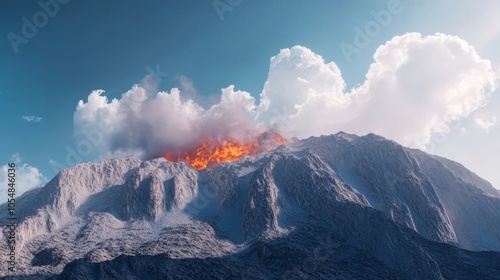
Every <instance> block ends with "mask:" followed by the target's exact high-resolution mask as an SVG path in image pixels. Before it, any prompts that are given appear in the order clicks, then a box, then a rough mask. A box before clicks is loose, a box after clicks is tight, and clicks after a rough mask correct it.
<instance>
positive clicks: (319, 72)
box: [74, 33, 498, 157]
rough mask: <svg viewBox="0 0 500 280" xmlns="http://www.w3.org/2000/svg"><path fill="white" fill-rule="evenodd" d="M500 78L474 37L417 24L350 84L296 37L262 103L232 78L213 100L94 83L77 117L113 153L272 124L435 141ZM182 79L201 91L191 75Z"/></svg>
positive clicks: (290, 131)
mask: <svg viewBox="0 0 500 280" xmlns="http://www.w3.org/2000/svg"><path fill="white" fill-rule="evenodd" d="M497 80H498V74H497V73H496V72H495V71H493V70H492V68H491V64H490V62H489V61H488V60H484V59H481V58H480V57H479V55H478V54H477V53H476V51H475V50H474V48H473V47H472V46H470V45H469V44H467V42H465V41H464V40H462V39H460V38H458V37H456V36H448V35H444V34H436V35H431V36H425V37H424V36H422V35H420V34H418V33H407V34H405V35H403V36H397V37H394V38H393V39H392V40H391V41H388V42H387V43H386V44H384V45H382V46H380V47H379V48H378V49H377V51H376V52H375V54H374V62H373V63H372V64H371V66H370V68H369V70H368V72H367V74H366V79H365V81H364V83H363V84H361V85H360V86H357V87H355V88H353V89H351V90H349V91H346V89H345V82H344V80H343V78H342V74H341V71H340V69H339V68H338V67H337V65H336V64H335V63H334V62H329V63H327V62H325V61H324V60H323V58H322V57H321V56H319V55H317V54H315V53H313V52H312V51H311V50H309V49H307V48H305V47H302V46H295V47H292V48H290V49H283V50H281V51H280V52H279V53H278V54H277V55H276V56H274V57H272V58H271V61H270V68H269V73H268V79H267V81H266V83H265V84H264V88H263V90H262V92H261V94H260V101H259V102H256V100H255V99H254V98H253V97H252V96H251V95H250V93H248V92H245V91H236V90H235V88H234V86H229V87H227V88H225V89H222V94H221V98H220V101H219V103H217V104H216V105H214V106H212V107H210V108H207V109H205V108H202V107H201V106H200V105H198V104H197V103H195V102H194V101H193V100H191V99H187V100H186V99H185V98H181V91H180V90H179V89H177V88H174V89H172V90H170V92H154V91H151V90H146V89H149V88H150V87H146V86H141V85H135V86H134V87H132V89H131V90H129V91H128V92H126V93H125V94H123V96H122V97H121V98H120V99H113V100H111V101H109V100H108V99H107V98H106V97H105V96H104V95H103V93H104V91H102V90H96V91H94V92H92V93H91V94H90V95H89V97H88V101H87V102H84V101H80V102H79V104H78V107H77V109H76V112H75V114H74V122H75V128H76V132H77V134H80V132H82V133H81V135H85V134H88V132H89V131H94V132H95V131H99V133H100V134H101V135H102V141H99V143H97V144H96V146H97V147H98V148H99V150H100V151H101V154H107V155H108V156H113V155H121V154H130V153H133V154H138V155H142V156H145V157H151V156H158V155H161V153H163V152H164V151H166V150H168V149H179V148H185V147H191V146H194V145H197V144H199V143H200V142H201V141H202V140H203V139H206V138H215V139H225V138H236V139H243V138H245V137H251V136H255V133H257V132H258V131H261V130H262V129H264V128H266V127H268V126H278V127H279V128H280V129H281V130H282V131H283V132H284V133H285V134H287V135H289V136H297V137H299V138H305V137H308V136H313V135H321V134H332V133H336V132H338V131H340V130H343V131H346V132H350V133H356V134H366V133H370V132H373V133H376V134H380V135H382V136H385V137H387V138H390V139H393V140H395V141H398V142H399V143H401V144H404V145H407V146H411V147H418V148H425V147H426V146H428V144H429V141H430V139H431V138H432V136H433V135H434V134H446V133H448V132H449V131H450V130H451V126H452V124H453V123H455V122H457V121H459V120H462V119H464V118H471V114H472V113H473V112H475V111H476V110H477V109H478V108H480V107H482V106H483V105H485V104H486V103H487V102H488V100H489V96H490V95H491V93H492V92H493V91H494V90H495V88H496V86H497ZM178 82H179V83H180V84H181V89H184V91H188V92H189V91H191V90H194V87H193V86H192V83H191V81H190V80H189V79H187V78H185V77H179V79H178ZM188 95H190V94H189V93H188ZM482 124H483V125H488V123H482ZM478 125H479V124H478Z"/></svg>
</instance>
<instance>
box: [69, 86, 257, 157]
mask: <svg viewBox="0 0 500 280" xmlns="http://www.w3.org/2000/svg"><path fill="white" fill-rule="evenodd" d="M103 93H104V91H103V90H96V91H93V92H92V93H91V94H90V95H89V97H88V101H87V102H86V103H85V102H83V101H80V102H79V103H78V106H77V108H76V112H75V114H74V123H75V128H76V132H77V134H78V135H80V136H85V135H97V134H99V135H100V137H95V138H96V139H100V140H99V141H96V146H97V148H98V150H100V152H101V153H102V154H107V155H108V156H114V155H124V154H135V155H139V156H143V157H154V156H161V155H162V154H163V153H164V152H165V151H168V150H179V149H186V148H192V147H194V146H198V145H199V144H200V143H201V142H202V141H204V140H207V139H211V140H222V139H227V138H231V139H236V140H240V141H244V140H245V139H247V138H248V137H251V136H253V135H251V134H253V133H255V132H256V127H257V124H256V123H255V121H254V120H253V114H254V111H255V99H254V98H253V97H252V96H250V94H249V93H248V92H244V91H239V90H235V89H234V86H229V87H227V88H225V89H223V90H222V94H221V98H220V102H219V103H218V104H216V105H214V106H212V107H211V108H210V109H208V110H205V109H203V108H202V107H200V106H199V105H197V104H196V103H195V102H194V101H193V100H191V99H189V100H187V101H185V102H183V101H181V97H180V94H181V93H180V91H179V90H178V89H177V88H174V89H172V90H171V91H170V92H158V93H151V92H147V91H146V90H145V89H144V87H141V86H139V85H135V86H134V87H132V89H130V90H129V91H128V92H126V93H125V94H123V96H122V97H121V98H120V99H119V100H118V99H113V100H112V101H111V102H109V101H108V99H107V98H106V97H105V96H103Z"/></svg>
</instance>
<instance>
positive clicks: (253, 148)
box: [165, 132, 287, 170]
mask: <svg viewBox="0 0 500 280" xmlns="http://www.w3.org/2000/svg"><path fill="white" fill-rule="evenodd" d="M286 142H287V141H286V139H285V138H284V137H283V136H281V135H280V134H279V133H277V132H272V134H271V135H270V133H269V132H264V133H262V134H261V135H260V136H259V137H258V138H257V140H255V141H254V142H251V143H241V142H238V141H236V140H223V141H217V142H215V141H214V142H213V141H210V140H206V141H204V142H203V143H202V144H201V146H199V147H198V148H197V149H196V150H194V151H186V152H183V153H180V155H179V156H174V154H173V153H171V152H167V153H165V158H166V159H167V160H168V161H171V162H179V161H184V162H186V163H189V164H190V165H191V166H193V167H194V168H195V169H197V170H203V169H206V168H207V167H211V166H214V165H218V164H220V163H222V162H232V161H236V160H239V159H240V158H242V157H244V156H252V155H255V154H258V153H260V152H264V151H268V150H270V149H272V148H274V147H276V146H279V145H283V144H286Z"/></svg>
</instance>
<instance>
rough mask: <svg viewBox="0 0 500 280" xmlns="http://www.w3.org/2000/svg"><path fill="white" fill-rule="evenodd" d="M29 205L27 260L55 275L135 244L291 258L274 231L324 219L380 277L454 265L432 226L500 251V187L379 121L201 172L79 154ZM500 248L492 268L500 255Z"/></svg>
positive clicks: (185, 255)
mask: <svg viewBox="0 0 500 280" xmlns="http://www.w3.org/2000/svg"><path fill="white" fill-rule="evenodd" d="M2 207H5V205H0V211H1V212H0V218H1V220H2V221H3V220H5V219H4V218H5V217H3V216H2V215H5V213H6V212H7V211H3V210H4V209H2ZM18 208H19V209H20V212H19V213H18V216H19V219H20V220H21V222H20V224H19V228H18V236H19V246H20V247H21V248H22V249H21V251H20V252H19V255H20V256H21V259H20V262H19V266H20V268H21V270H20V272H21V274H26V275H45V276H46V277H48V278H49V277H56V276H57V275H58V274H59V273H61V272H62V273H63V274H61V275H66V276H67V277H70V276H71V275H73V276H71V277H75V276H74V275H79V274H78V273H80V272H78V271H81V269H83V270H85V271H86V270H88V269H90V270H94V269H97V268H95V265H94V264H95V263H102V262H105V263H106V264H107V265H106V266H105V267H107V266H108V265H111V267H107V268H106V269H109V270H110V271H112V270H113V269H114V268H113V266H114V265H113V262H114V261H113V259H115V258H117V257H119V256H121V255H124V254H125V255H129V256H130V257H125V259H124V257H121V258H119V260H117V262H123V261H126V260H127V261H128V259H127V258H133V257H134V256H140V255H146V256H154V255H162V254H163V255H165V256H166V257H167V259H172V260H174V261H172V262H175V263H184V262H187V261H176V260H187V259H192V260H200V261H202V263H203V260H208V259H210V260H212V261H216V262H220V261H223V260H228V259H227V258H236V259H238V261H245V262H246V261H248V260H245V258H242V257H241V256H246V255H247V254H250V255H249V256H251V258H254V257H255V256H254V255H253V254H252V253H251V245H249V244H253V243H252V242H254V241H255V240H260V241H259V242H261V243H259V244H261V246H264V247H266V246H267V247H269V248H271V249H269V250H270V251H271V252H273V253H274V254H277V255H279V256H281V257H284V255H283V254H284V253H283V252H280V250H279V248H281V247H280V246H277V247H276V246H274V245H273V244H274V243H273V242H275V241H276V240H284V241H283V242H284V243H286V242H290V241H288V239H287V238H288V237H289V236H290V235H293V234H294V232H296V231H298V232H302V231H303V229H304V228H311V231H313V232H314V231H318V229H319V228H326V232H329V234H331V235H333V236H335V239H336V240H337V241H336V242H338V244H340V245H339V246H344V247H345V248H346V251H347V252H351V251H352V252H356V254H361V255H363V256H365V257H362V258H361V259H362V260H363V261H365V262H368V263H369V262H370V261H369V260H370V259H373V260H376V262H378V263H379V264H382V266H383V267H384V269H382V268H381V270H380V271H381V273H382V271H383V273H382V274H381V275H382V276H381V277H383V276H384V275H385V276H388V275H389V276H390V277H395V278H398V277H401V276H403V278H407V279H418V278H421V277H425V278H429V279H440V278H442V277H443V273H444V274H446V273H448V272H446V271H447V268H446V267H445V268H443V267H442V266H443V263H447V262H446V260H443V259H441V258H442V254H441V252H439V251H436V250H434V249H432V246H430V247H429V246H426V245H425V244H427V243H426V241H425V240H426V239H429V240H431V242H434V243H435V242H441V243H448V244H450V247H446V248H445V249H443V251H450V252H453V250H455V249H452V248H455V247H454V246H459V247H461V248H464V249H469V250H477V251H479V250H483V251H484V250H488V251H497V252H500V236H499V235H498V233H500V216H499V215H500V192H498V191H496V190H495V189H494V188H493V187H492V186H491V184H489V183H488V182H486V181H484V180H483V179H481V178H479V177H478V176H477V175H475V174H474V173H472V172H470V171H468V170H466V169H465V168H464V167H463V166H461V165H460V164H458V163H455V162H453V161H449V160H447V159H443V158H440V157H437V156H432V155H428V154H426V153H424V152H421V151H419V150H413V149H408V148H405V147H403V146H401V145H399V144H397V143H395V142H393V141H390V140H387V139H385V138H383V137H380V136H377V135H374V134H369V135H366V136H355V135H349V134H346V133H343V132H340V133H338V134H336V135H331V136H322V137H311V138H308V139H305V140H298V141H295V142H294V143H291V144H289V145H284V146H280V147H278V148H277V149H275V150H272V151H269V152H265V153H261V154H258V155H256V156H253V157H245V158H243V159H241V160H239V161H237V162H233V163H223V164H221V165H218V166H215V167H214V168H212V169H207V170H202V171H196V170H195V169H193V168H192V167H190V166H189V165H187V164H186V163H171V162H168V161H166V160H165V159H153V160H148V161H141V160H139V159H136V158H133V157H127V158H122V159H112V160H108V161H103V162H97V163H84V164H79V165H76V166H75V167H71V168H69V169H65V170H63V171H61V172H60V173H59V174H58V175H57V176H56V177H55V178H54V179H52V180H51V181H50V182H49V183H47V184H46V185H45V186H44V187H43V188H39V189H35V190H32V191H30V192H28V193H26V194H25V195H23V196H21V197H19V204H18ZM478 217H481V218H478ZM309 221H311V222H309ZM367 229H368V230H367ZM319 231H321V230H319ZM103 232H105V233H106V234H102V233H103ZM302 234H305V233H301V234H299V235H302ZM0 238H3V239H5V232H4V235H2V236H1V237H0ZM299 239H300V238H299ZM294 242H297V241H294ZM4 243H5V242H4V241H0V244H2V246H4V245H3V244H4ZM434 243H433V244H434ZM72 246H73V247H74V250H72V251H71V252H68V251H67V250H65V248H68V247H72ZM287 246H288V245H286V246H284V247H287ZM310 246H313V247H314V246H317V244H316V245H315V244H313V243H311V244H309V243H308V242H305V241H304V242H297V247H296V248H295V249H294V250H295V251H296V250H298V252H302V253H301V254H304V252H307V251H308V250H314V248H309V247H310ZM433 246H434V245H433ZM435 246H437V245H435ZM396 248H397V249H396ZM450 248H451V249H450ZM2 249H3V248H2ZM457 250H459V251H458V252H461V254H465V255H466V256H468V254H472V255H473V256H474V257H473V258H476V257H475V256H477V255H474V254H473V253H468V252H467V251H464V250H461V249H457ZM337 251H338V250H337ZM336 253H339V252H336ZM342 254H345V252H342V253H341V255H342ZM356 254H355V255H356ZM492 254H493V256H494V257H493V261H492V262H493V264H488V265H485V266H484V267H483V270H484V273H486V274H488V273H493V272H495V271H496V270H495V265H496V264H497V262H498V260H500V258H499V257H498V255H497V253H492ZM479 256H482V255H481V254H480V255H479ZM330 257H331V256H330ZM146 258H147V257H146ZM152 258H153V257H152ZM332 258H333V259H336V260H340V259H337V258H336V257H332ZM346 258H347V259H349V258H351V257H349V256H347V257H346ZM477 258H478V260H477V262H478V267H479V266H480V265H479V263H482V262H481V261H479V259H481V258H480V257H477ZM45 259H47V260H48V261H45ZM78 259H80V261H77V260H78ZM458 259H460V258H458ZM342 261H345V259H342ZM207 262H210V261H207ZM294 262H297V260H295V261H294ZM474 262H475V261H473V263H474ZM292 263H293V262H292ZM498 263H500V262H498ZM67 264H71V265H69V266H68V267H67V268H65V267H66V266H67ZM103 265H104V263H103ZM254 265H255V267H256V268H265V267H266V264H262V263H260V262H258V261H256V262H255V263H254ZM499 267H500V266H499ZM63 269H64V271H63ZM99 269H103V266H101V267H100V268H99ZM266 269H267V270H269V269H270V268H266ZM276 269H279V267H276V268H274V269H271V270H276ZM374 269H375V268H370V269H368V270H367V271H372V270H374ZM223 270H224V269H223ZM258 270H259V269H256V270H255V271H258ZM325 271H329V272H328V273H333V272H332V271H330V270H328V269H326V270H325ZM362 271H365V270H362ZM409 271H414V272H415V275H410V274H409ZM282 272H283V273H284V272H286V271H282ZM75 273H76V274H75ZM130 273H134V272H133V271H130ZM165 273H167V272H165ZM186 273H188V271H186ZM232 273H237V271H233V272H232ZM325 273H327V272H325ZM332 275H333V274H332ZM352 275H356V274H355V273H354V274H352ZM45 276H44V277H45ZM66 276H64V277H66ZM61 277H63V276H61ZM276 277H278V276H276ZM390 277H389V278H390ZM61 279H65V278H61ZM74 279H76V278H74ZM107 279H112V278H107ZM256 279H259V278H256Z"/></svg>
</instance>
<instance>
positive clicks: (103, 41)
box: [0, 0, 500, 188]
mask: <svg viewBox="0 0 500 280" xmlns="http://www.w3.org/2000/svg"><path fill="white" fill-rule="evenodd" d="M61 2H64V1H61ZM67 2H68V3H66V4H60V3H59V2H56V1H55V0H54V1H47V0H42V1H40V2H38V1H18V0H6V1H2V2H1V3H0V20H1V21H2V24H1V25H0V34H3V37H2V38H3V39H1V40H0V55H1V56H0V124H1V126H2V128H3V129H2V131H3V134H2V136H3V137H2V141H1V148H0V158H1V159H2V162H4V163H6V162H8V161H9V160H11V159H12V158H13V157H15V158H17V160H21V161H20V164H24V167H25V170H26V172H27V173H30V172H31V173H30V174H31V175H26V177H29V178H32V179H30V180H27V181H26V183H25V184H26V185H29V184H32V183H33V182H38V181H40V180H41V181H43V180H42V179H41V178H44V179H50V178H52V177H53V176H54V175H55V174H56V171H57V169H54V168H53V165H51V164H50V163H49V162H50V161H52V162H58V163H61V164H62V165H69V164H66V157H67V155H68V147H69V149H76V146H75V145H76V143H77V140H76V139H75V136H74V132H75V124H74V119H73V117H74V114H75V108H76V107H77V105H78V102H79V101H80V100H83V101H85V102H87V98H88V96H89V94H90V93H91V92H92V91H93V90H97V89H103V90H105V96H107V98H108V99H109V100H111V99H112V98H118V99H119V98H120V97H121V96H122V94H123V93H125V92H127V91H128V90H130V89H131V87H132V86H133V85H134V84H137V83H140V82H141V81H143V79H144V78H145V77H146V76H147V75H148V74H151V73H150V72H151V71H150V70H151V69H153V70H154V69H159V70H160V71H161V72H168V73H169V74H168V76H166V75H161V78H162V79H161V81H158V82H159V83H158V84H156V85H155V86H156V87H157V88H158V90H161V91H170V90H171V88H173V87H179V88H180V89H181V93H182V92H183V93H184V94H185V95H187V96H189V97H192V98H193V99H194V100H195V101H196V102H197V103H198V104H199V105H200V106H201V107H203V108H205V109H207V108H209V107H210V106H212V105H214V104H215V103H217V102H218V100H219V98H220V95H221V89H222V88H226V87H228V86H229V85H235V88H236V90H242V91H245V92H248V93H250V95H251V96H252V97H253V98H255V100H256V103H258V101H259V100H260V94H261V92H262V90H263V88H264V83H266V80H267V79H268V74H269V69H270V68H269V67H270V59H271V57H273V56H276V55H278V53H280V50H282V49H286V48H292V47H293V46H296V45H300V46H303V47H305V48H308V49H309V50H311V51H312V52H314V53H315V54H316V55H319V56H321V57H322V58H323V59H324V61H325V63H328V62H332V61H333V62H334V63H335V64H336V65H337V66H338V68H339V69H340V71H341V72H342V78H343V80H344V81H345V83H346V92H347V91H349V89H351V88H353V87H355V86H358V85H360V84H362V83H363V82H364V81H365V74H366V73H367V71H368V69H369V67H370V64H372V63H373V62H374V58H373V56H374V53H375V52H376V50H377V49H378V48H379V46H380V45H383V44H385V43H386V42H387V41H390V40H392V39H393V38H394V37H395V36H398V35H403V34H406V33H408V32H418V33H420V34H422V36H427V35H433V34H435V33H436V32H439V33H444V34H449V35H456V36H458V37H460V38H461V39H463V40H464V41H466V42H468V43H469V44H470V45H472V46H473V47H474V49H475V51H476V52H477V54H478V55H479V56H480V57H481V58H482V59H486V60H489V61H490V62H491V65H492V69H494V70H496V71H498V69H499V64H500V53H499V52H498V51H496V50H498V49H500V48H499V47H500V35H499V31H500V27H499V26H500V19H499V18H498V15H497V13H496V11H498V10H499V8H500V4H499V3H498V2H496V1H481V4H480V5H478V4H477V2H474V1H461V2H460V3H457V2H456V1H439V3H435V1H409V0H400V1H394V0H393V1H392V2H391V1H326V0H318V1H314V2H313V1H299V0H286V1H285V0H267V1H264V0H252V1H250V0H242V1H236V0H234V1H228V0H220V1H201V0H200V1H197V0H177V1H140V2H139V1H117V0H113V1H97V0H90V1H79V0H72V1H67ZM40 3H49V4H50V3H52V4H53V3H56V5H57V7H58V10H57V11H55V12H54V15H53V16H47V20H46V23H43V22H42V23H43V24H40V25H41V26H40V27H39V28H37V29H38V30H37V31H36V32H34V35H33V36H32V38H26V41H24V42H25V43H19V44H18V45H16V44H13V43H12V42H11V41H12V39H11V38H12V36H13V35H12V33H14V34H16V35H19V36H22V32H23V30H22V29H23V26H24V25H25V22H24V21H23V18H24V17H25V18H26V19H27V20H28V21H29V22H31V23H32V22H33V21H34V16H35V15H40V11H42V13H43V11H44V10H43V7H42V6H44V4H42V5H41V4H40ZM49 4H47V5H49ZM390 5H396V6H397V10H398V11H399V12H398V13H392V14H391V18H390V20H388V22H387V24H385V25H386V26H381V25H379V27H380V28H379V30H375V31H374V32H373V36H368V39H369V42H367V43H366V44H365V45H363V46H362V47H359V48H357V49H358V52H357V53H354V54H352V55H350V56H349V57H347V56H346V55H345V51H344V52H343V51H342V48H341V47H340V46H341V45H342V43H345V44H349V45H351V46H356V44H355V39H356V35H357V31H356V28H359V29H360V30H365V28H366V27H367V25H369V23H370V22H372V21H374V20H375V19H374V15H373V14H374V13H379V12H380V11H388V10H389V6H390ZM50 7H51V9H52V10H53V11H54V5H52V6H50ZM218 8H219V9H222V10H219V11H218V10H217V9H218ZM224 9H226V10H224ZM37 13H38V14H37ZM35 20H36V16H35ZM38 20H42V21H43V20H44V19H43V15H42V16H41V17H39V18H38ZM9 34H11V35H9ZM9 36H10V37H9ZM16 49H17V52H16ZM436 63H437V64H439V62H436ZM148 69H149V70H148ZM189 88H191V90H189ZM495 93H496V91H495ZM495 93H493V94H492V96H498V94H496V95H495ZM190 94H191V95H190ZM499 103H500V102H498V98H496V99H492V101H491V102H490V105H489V106H490V108H489V111H488V112H485V113H484V114H486V115H485V116H487V118H486V117H485V118H484V119H483V120H484V121H485V122H486V123H487V122H488V120H489V121H491V120H494V118H493V116H496V114H495V113H498V111H496V110H497V109H499V108H500V105H499ZM402 106H404V105H402ZM394 118H395V119H397V118H398V117H397V116H394ZM464 123H465V124H464ZM493 123H494V124H492V125H491V126H488V125H486V126H485V127H487V130H488V131H487V132H484V131H482V130H479V129H476V130H474V129H473V128H470V129H466V128H465V127H464V126H465V125H467V120H464V121H463V122H461V124H464V125H463V126H462V127H452V128H453V129H452V130H451V131H450V132H449V133H447V135H446V137H445V139H444V140H443V139H441V138H440V140H439V141H434V142H436V143H437V144H438V145H434V147H432V150H429V151H430V152H432V153H435V154H438V155H442V156H445V157H448V158H451V159H454V160H457V161H459V162H461V163H462V164H464V165H465V166H466V167H468V168H470V169H471V170H473V171H474V172H476V173H478V174H479V175H481V176H482V177H484V178H486V179H488V180H489V181H490V182H492V183H493V184H494V185H495V186H496V187H497V188H498V187H500V176H499V175H497V174H496V173H498V172H497V171H496V170H495V169H497V168H498V166H499V161H498V158H500V150H499V149H498V148H497V147H498V145H497V144H495V143H498V140H500V132H499V129H498V125H495V122H494V121H493ZM471 127H472V126H471ZM343 130H346V131H349V129H348V128H346V129H343ZM464 131H467V133H464ZM335 132H336V131H331V133H335ZM311 134H314V133H311ZM395 140H399V139H395ZM398 142H400V141H398ZM100 156H101V155H99V154H98V153H92V154H91V155H88V156H82V157H81V159H80V161H93V160H97V159H99V158H100ZM21 158H22V159H21ZM0 165H3V164H2V163H0ZM35 169H36V170H37V172H38V173H37V174H35V175H33V174H32V173H33V170H35ZM42 174H43V175H42ZM30 176H31V177H30Z"/></svg>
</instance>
